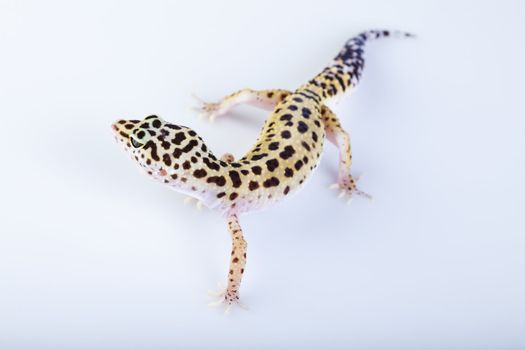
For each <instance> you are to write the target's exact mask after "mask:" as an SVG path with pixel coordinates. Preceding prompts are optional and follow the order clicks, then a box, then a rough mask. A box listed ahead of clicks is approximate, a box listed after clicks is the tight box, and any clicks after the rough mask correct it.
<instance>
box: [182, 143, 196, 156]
mask: <svg viewBox="0 0 525 350" xmlns="http://www.w3.org/2000/svg"><path fill="white" fill-rule="evenodd" d="M198 144H199V141H197V140H190V142H188V144H187V145H186V146H184V148H183V149H182V152H184V153H188V152H189V151H191V150H192V149H193V147H195V146H197V145H198Z"/></svg>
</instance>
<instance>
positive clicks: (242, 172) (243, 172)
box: [241, 169, 250, 175]
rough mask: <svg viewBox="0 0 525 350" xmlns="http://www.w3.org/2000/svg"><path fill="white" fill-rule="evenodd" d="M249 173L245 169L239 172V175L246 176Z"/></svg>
mask: <svg viewBox="0 0 525 350" xmlns="http://www.w3.org/2000/svg"><path fill="white" fill-rule="evenodd" d="M249 173H250V172H249V171H248V170H246V169H242V170H241V174H243V175H248V174H249Z"/></svg>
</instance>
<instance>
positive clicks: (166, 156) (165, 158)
mask: <svg viewBox="0 0 525 350" xmlns="http://www.w3.org/2000/svg"><path fill="white" fill-rule="evenodd" d="M162 160H163V161H164V164H166V165H167V166H171V157H170V155H169V154H167V153H165V154H164V155H163V156H162Z"/></svg>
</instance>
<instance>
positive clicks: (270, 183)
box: [263, 176, 279, 188]
mask: <svg viewBox="0 0 525 350" xmlns="http://www.w3.org/2000/svg"><path fill="white" fill-rule="evenodd" d="M263 186H264V187H266V188H268V187H274V186H279V179H278V178H276V177H274V176H272V177H271V178H269V179H267V180H265V181H264V182H263Z"/></svg>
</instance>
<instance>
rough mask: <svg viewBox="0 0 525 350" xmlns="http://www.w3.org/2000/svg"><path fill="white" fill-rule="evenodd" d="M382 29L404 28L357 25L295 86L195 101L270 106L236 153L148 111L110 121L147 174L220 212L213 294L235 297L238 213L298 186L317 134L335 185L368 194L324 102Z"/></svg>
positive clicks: (211, 108)
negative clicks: (222, 253)
mask: <svg viewBox="0 0 525 350" xmlns="http://www.w3.org/2000/svg"><path fill="white" fill-rule="evenodd" d="M388 36H410V34H408V33H402V32H392V31H386V30H381V31H377V30H373V31H367V32H363V33H361V34H359V35H358V36H356V37H354V38H352V39H350V40H348V41H347V42H346V44H345V46H344V47H343V49H342V50H341V51H340V52H339V54H338V55H337V56H336V57H335V58H334V60H333V62H332V64H330V65H329V66H328V67H327V68H325V69H324V70H323V71H322V72H321V73H319V74H318V75H316V76H315V77H314V78H313V79H311V80H310V81H309V82H307V83H306V84H304V85H302V86H300V87H299V88H298V89H297V90H295V91H288V90H260V91H256V90H251V89H243V90H240V91H238V92H235V93H233V94H231V95H229V96H226V97H225V98H223V99H222V100H221V101H219V102H217V103H203V104H202V106H200V108H199V110H200V111H201V112H203V113H205V114H207V115H208V116H210V117H211V118H215V117H217V116H220V115H223V114H225V113H227V112H228V111H229V110H230V109H231V108H232V107H234V106H235V105H238V104H241V103H247V104H251V105H254V106H258V107H260V108H263V109H266V110H268V111H271V113H270V115H269V117H268V118H267V120H266V122H265V124H264V126H263V128H262V130H261V133H260V135H259V138H258V139H257V141H256V142H255V144H254V145H253V146H252V148H251V149H250V150H249V151H248V152H247V153H246V154H245V155H244V156H243V157H242V158H240V159H238V160H235V159H233V157H232V156H231V155H228V154H227V155H224V156H223V157H217V156H216V155H215V154H214V153H213V152H212V151H211V150H210V149H209V148H208V146H207V145H206V143H205V142H204V141H203V139H202V138H201V137H200V136H199V135H198V134H197V133H196V132H195V131H194V130H192V129H191V128H188V127H185V126H181V125H177V124H173V123H170V122H167V121H165V120H163V119H161V118H159V117H158V116H155V115H151V116H148V117H146V118H144V119H143V120H118V121H116V122H115V123H114V124H112V128H113V131H114V134H115V138H116V140H117V142H118V143H120V144H121V145H123V147H124V149H125V150H126V152H128V153H129V155H130V156H131V158H132V159H133V160H134V161H135V162H136V163H137V164H138V165H139V166H140V167H141V168H143V169H144V171H146V173H147V174H148V175H149V176H150V177H152V178H154V179H155V180H157V181H160V182H161V183H163V184H165V185H167V186H169V187H171V188H173V189H175V190H176V191H178V192H182V193H184V194H187V195H190V196H192V197H195V198H197V199H198V200H200V201H202V202H203V203H204V204H205V205H206V206H207V207H209V208H211V209H214V210H216V211H218V212H220V213H221V214H222V215H224V216H225V217H226V218H227V221H228V229H229V232H230V234H231V237H232V253H231V260H230V269H229V271H228V286H227V288H226V290H225V291H224V293H223V294H222V296H221V300H220V301H221V302H224V303H226V304H228V305H231V304H232V303H237V302H238V301H239V287H240V283H241V279H242V275H243V273H244V268H245V263H246V247H247V244H246V241H245V240H244V238H243V235H242V230H241V226H240V223H239V219H238V217H239V215H240V214H242V213H245V212H248V211H253V210H258V209H263V208H266V207H268V206H269V205H271V204H272V203H275V202H278V201H280V200H282V199H283V198H284V197H287V196H290V195H291V194H293V193H294V192H296V191H297V190H298V189H300V188H301V187H302V185H304V183H305V181H306V180H307V179H308V178H309V176H310V175H311V173H312V171H313V170H314V169H315V168H316V167H317V165H318V164H319V159H320V157H321V154H322V150H323V146H324V140H325V139H328V140H329V141H330V142H332V143H334V144H335V145H336V146H337V147H338V149H339V159H340V160H339V171H338V178H337V185H336V187H338V188H340V189H341V190H342V191H343V193H346V194H348V195H350V196H351V195H353V194H358V195H363V196H365V197H367V196H368V195H367V194H366V193H364V192H361V191H360V190H359V189H357V186H356V180H355V179H354V178H353V177H352V175H351V174H350V167H351V163H352V156H351V152H350V139H349V136H348V134H347V133H346V132H345V131H344V130H343V128H342V127H341V124H340V123H339V120H338V118H337V117H336V115H335V114H334V113H333V112H332V111H331V110H330V109H329V108H328V107H327V106H326V105H325V102H326V100H328V99H330V98H333V97H335V96H337V95H341V94H343V93H345V92H348V91H350V90H352V89H353V88H354V87H355V86H356V85H357V83H358V82H359V79H360V77H361V74H362V70H363V66H364V57H363V54H364V46H365V44H366V42H368V41H369V40H371V39H376V38H381V37H388Z"/></svg>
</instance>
